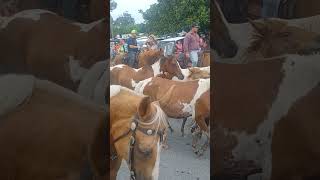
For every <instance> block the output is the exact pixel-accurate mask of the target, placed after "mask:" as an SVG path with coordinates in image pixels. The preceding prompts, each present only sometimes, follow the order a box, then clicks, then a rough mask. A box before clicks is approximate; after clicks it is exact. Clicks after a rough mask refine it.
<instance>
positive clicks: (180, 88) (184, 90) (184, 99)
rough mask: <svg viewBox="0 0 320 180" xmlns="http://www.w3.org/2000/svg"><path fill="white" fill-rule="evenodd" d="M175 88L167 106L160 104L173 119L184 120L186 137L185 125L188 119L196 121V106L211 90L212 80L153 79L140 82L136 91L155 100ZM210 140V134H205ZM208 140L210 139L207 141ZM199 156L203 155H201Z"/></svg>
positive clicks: (182, 129) (182, 128) (182, 130)
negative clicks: (180, 80) (202, 96)
mask: <svg viewBox="0 0 320 180" xmlns="http://www.w3.org/2000/svg"><path fill="white" fill-rule="evenodd" d="M172 86H174V88H173V90H172V93H173V95H172V97H171V98H170V100H169V101H168V102H167V103H166V104H162V103H161V102H160V105H161V108H162V109H163V110H164V112H165V113H166V114H167V115H168V116H169V117H171V118H178V119H180V118H183V119H184V120H183V123H182V127H181V132H182V136H183V135H184V125H185V122H186V120H187V118H188V117H190V116H192V119H193V120H194V119H195V114H196V113H195V104H196V101H197V100H198V99H199V98H200V97H201V95H202V94H203V93H205V92H206V91H208V90H210V79H200V80H195V81H186V82H179V81H172V80H168V79H164V78H160V77H153V78H149V79H146V80H143V81H140V82H139V83H138V84H137V85H136V87H135V91H136V92H138V93H143V94H145V95H148V96H150V97H151V98H153V99H154V100H158V99H159V98H161V97H162V96H163V95H164V94H165V93H166V92H168V90H169V89H170V88H171V87H172ZM205 134H206V135H207V137H208V138H209V134H208V133H206V132H205ZM207 140H208V139H207ZM199 155H202V153H200V154H199Z"/></svg>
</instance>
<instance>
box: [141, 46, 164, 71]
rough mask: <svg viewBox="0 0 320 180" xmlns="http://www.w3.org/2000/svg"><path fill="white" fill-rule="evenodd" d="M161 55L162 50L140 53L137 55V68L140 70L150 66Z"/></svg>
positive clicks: (162, 53)
mask: <svg viewBox="0 0 320 180" xmlns="http://www.w3.org/2000/svg"><path fill="white" fill-rule="evenodd" d="M163 55H164V51H163V50H162V49H159V50H146V51H142V52H141V53H140V54H139V55H138V59H137V61H138V67H139V68H141V67H143V66H145V65H152V64H154V63H155V62H156V61H157V60H159V58H160V57H161V56H163Z"/></svg>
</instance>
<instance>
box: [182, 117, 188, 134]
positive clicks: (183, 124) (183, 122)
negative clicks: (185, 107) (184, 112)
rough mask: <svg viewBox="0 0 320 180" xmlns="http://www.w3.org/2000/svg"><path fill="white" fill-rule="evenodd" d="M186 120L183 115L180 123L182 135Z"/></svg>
mask: <svg viewBox="0 0 320 180" xmlns="http://www.w3.org/2000/svg"><path fill="white" fill-rule="evenodd" d="M186 122H187V118H186V117H184V118H183V121H182V125H181V133H182V135H181V136H182V137H184V126H185V125H186Z"/></svg>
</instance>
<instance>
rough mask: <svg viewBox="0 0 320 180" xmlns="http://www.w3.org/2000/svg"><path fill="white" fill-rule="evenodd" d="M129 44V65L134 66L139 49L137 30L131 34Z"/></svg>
mask: <svg viewBox="0 0 320 180" xmlns="http://www.w3.org/2000/svg"><path fill="white" fill-rule="evenodd" d="M127 44H128V65H129V66H130V67H133V68H134V66H135V62H136V55H137V52H138V49H139V47H138V43H137V31H136V30H132V31H131V36H130V37H129V38H128V40H127Z"/></svg>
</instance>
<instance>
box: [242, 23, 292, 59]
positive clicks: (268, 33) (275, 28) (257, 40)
mask: <svg viewBox="0 0 320 180" xmlns="http://www.w3.org/2000/svg"><path fill="white" fill-rule="evenodd" d="M259 23H261V24H262V25H263V27H255V25H253V31H252V35H251V42H250V45H249V47H248V48H247V53H253V52H257V51H258V50H259V49H260V47H261V46H262V45H263V44H264V43H266V42H268V41H270V40H272V38H274V37H275V36H276V35H277V34H280V33H282V30H283V29H284V28H285V27H286V25H287V24H288V23H287V22H284V21H279V20H276V19H263V21H262V22H259ZM260 26H261V25H260Z"/></svg>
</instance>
